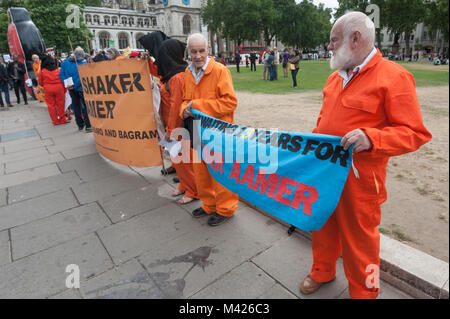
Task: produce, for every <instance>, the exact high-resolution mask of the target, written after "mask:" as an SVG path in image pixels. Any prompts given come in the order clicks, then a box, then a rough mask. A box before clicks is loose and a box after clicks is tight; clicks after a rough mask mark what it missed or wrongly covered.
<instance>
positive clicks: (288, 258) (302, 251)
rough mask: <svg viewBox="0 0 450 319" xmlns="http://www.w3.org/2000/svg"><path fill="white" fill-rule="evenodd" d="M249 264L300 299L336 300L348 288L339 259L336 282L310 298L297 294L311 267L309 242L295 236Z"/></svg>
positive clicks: (280, 242)
mask: <svg viewBox="0 0 450 319" xmlns="http://www.w3.org/2000/svg"><path fill="white" fill-rule="evenodd" d="M252 261H253V262H254V263H255V264H256V265H258V267H260V268H261V269H263V270H264V271H265V272H267V273H269V274H270V275H271V276H272V277H274V278H275V279H276V280H277V281H278V282H280V283H281V284H282V285H283V286H284V287H286V288H287V289H289V291H290V292H291V293H293V294H295V295H296V296H297V297H299V298H302V299H334V298H338V297H339V296H340V295H341V294H342V293H343V292H344V290H345V289H346V287H347V279H346V278H345V275H344V269H343V266H342V259H339V260H338V263H337V273H336V279H335V280H334V281H333V282H331V283H327V284H325V285H323V286H322V287H321V288H320V290H318V291H317V292H316V293H314V294H313V295H308V296H306V295H303V294H301V293H300V291H299V286H300V283H301V282H302V281H303V279H304V278H305V277H306V276H307V275H308V274H309V272H310V270H311V265H312V250H311V242H308V241H306V240H305V239H302V238H301V237H299V236H298V235H297V234H293V235H292V236H291V237H288V238H285V239H283V240H280V241H279V242H277V243H276V244H275V245H273V246H272V247H271V248H269V249H268V250H266V251H265V252H263V253H262V254H260V255H258V256H257V257H255V258H253V259H252Z"/></svg>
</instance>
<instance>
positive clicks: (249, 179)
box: [241, 164, 255, 189]
mask: <svg viewBox="0 0 450 319" xmlns="http://www.w3.org/2000/svg"><path fill="white" fill-rule="evenodd" d="M254 180H255V167H253V165H251V164H249V165H248V166H247V169H246V170H245V173H244V176H242V179H241V184H244V183H248V188H250V189H253V181H254Z"/></svg>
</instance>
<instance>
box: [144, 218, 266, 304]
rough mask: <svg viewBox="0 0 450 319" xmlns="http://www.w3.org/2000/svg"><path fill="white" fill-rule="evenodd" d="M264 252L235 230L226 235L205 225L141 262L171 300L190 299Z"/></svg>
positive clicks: (154, 248)
mask: <svg viewBox="0 0 450 319" xmlns="http://www.w3.org/2000/svg"><path fill="white" fill-rule="evenodd" d="M231 224H232V223H231V221H229V222H228V223H227V225H231ZM222 226H224V225H222ZM263 249H264V246H263V245H262V244H260V243H257V242H255V241H253V240H252V239H251V238H249V237H248V236H246V235H245V234H242V233H241V232H240V231H233V228H228V229H227V231H225V230H223V229H219V228H212V227H209V226H204V225H201V228H200V229H197V230H195V231H191V232H189V233H187V234H186V235H183V236H181V237H178V238H175V239H173V240H171V241H166V242H160V243H159V245H158V246H152V247H151V250H149V252H148V253H145V254H144V255H142V256H140V257H139V258H138V259H139V261H140V262H141V263H142V264H143V265H144V267H145V268H146V269H147V271H148V272H149V273H150V276H151V277H152V279H153V280H154V281H155V282H156V284H157V285H158V287H160V288H161V289H162V290H163V291H164V292H165V294H166V295H167V296H169V297H170V298H189V297H191V296H193V295H195V294H196V293H198V292H199V291H200V290H202V289H203V288H205V287H207V286H208V285H210V284H212V283H213V282H214V281H216V280H217V279H218V278H219V277H221V276H222V275H224V274H226V273H228V272H230V271H231V270H232V269H234V268H236V267H237V266H238V265H240V264H242V263H243V262H244V261H246V260H249V259H250V258H251V257H253V256H255V255H256V254H258V253H260V252H261V251H262V250H263Z"/></svg>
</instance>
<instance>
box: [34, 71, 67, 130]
mask: <svg viewBox="0 0 450 319" xmlns="http://www.w3.org/2000/svg"><path fill="white" fill-rule="evenodd" d="M59 70H60V69H59V68H58V69H55V70H53V71H49V70H47V69H42V70H41V71H40V72H39V84H40V85H41V86H42V87H43V88H44V94H45V103H47V108H48V113H49V115H50V118H51V119H52V122H53V125H60V124H65V123H67V120H66V115H65V111H64V106H65V103H66V94H65V89H64V84H63V83H62V82H61V79H60V78H59Z"/></svg>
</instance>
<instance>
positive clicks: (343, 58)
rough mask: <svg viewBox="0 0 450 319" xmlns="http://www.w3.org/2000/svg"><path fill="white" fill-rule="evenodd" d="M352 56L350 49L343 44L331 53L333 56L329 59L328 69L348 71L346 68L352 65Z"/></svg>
mask: <svg viewBox="0 0 450 319" xmlns="http://www.w3.org/2000/svg"><path fill="white" fill-rule="evenodd" d="M352 61H353V54H352V52H351V51H350V48H349V47H348V45H347V42H345V43H344V44H343V45H342V46H341V47H340V48H339V50H334V51H333V56H332V57H331V61H330V67H331V68H332V69H348V67H349V66H350V65H351V64H352V63H351V62H352Z"/></svg>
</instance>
